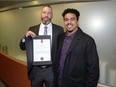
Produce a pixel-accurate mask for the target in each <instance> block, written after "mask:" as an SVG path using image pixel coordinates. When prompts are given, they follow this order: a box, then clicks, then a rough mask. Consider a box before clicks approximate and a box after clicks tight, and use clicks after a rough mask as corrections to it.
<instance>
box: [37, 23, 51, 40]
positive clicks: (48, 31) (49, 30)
mask: <svg viewBox="0 0 116 87" xmlns="http://www.w3.org/2000/svg"><path fill="white" fill-rule="evenodd" d="M45 26H47V35H50V36H51V40H52V23H49V24H48V25H44V24H43V23H42V22H41V24H40V29H39V34H38V35H44V27H45Z"/></svg>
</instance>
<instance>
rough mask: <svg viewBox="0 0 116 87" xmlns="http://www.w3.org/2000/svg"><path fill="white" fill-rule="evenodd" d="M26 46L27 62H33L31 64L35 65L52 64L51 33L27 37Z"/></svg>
mask: <svg viewBox="0 0 116 87" xmlns="http://www.w3.org/2000/svg"><path fill="white" fill-rule="evenodd" d="M40 45H41V46H40ZM46 45H47V46H46ZM25 46H26V54H27V62H31V64H33V65H51V64H52V60H51V36H50V35H38V36H35V37H30V36H29V37H26V40H25ZM46 48H47V49H46ZM28 60H29V61H28Z"/></svg>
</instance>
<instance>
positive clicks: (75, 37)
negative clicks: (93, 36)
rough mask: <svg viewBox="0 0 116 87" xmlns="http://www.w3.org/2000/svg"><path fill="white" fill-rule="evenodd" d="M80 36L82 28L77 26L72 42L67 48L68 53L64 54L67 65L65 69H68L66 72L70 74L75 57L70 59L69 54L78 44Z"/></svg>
mask: <svg viewBox="0 0 116 87" xmlns="http://www.w3.org/2000/svg"><path fill="white" fill-rule="evenodd" d="M81 38H82V30H81V29H80V28H79V29H78V30H77V32H76V34H75V36H74V38H73V40H72V43H71V45H70V47H69V50H68V53H67V56H66V58H67V59H66V63H68V65H69V66H68V67H67V70H69V71H68V74H69V75H70V73H71V72H72V71H73V68H74V65H75V59H71V57H70V56H71V55H70V53H71V52H72V51H73V50H74V49H75V47H76V46H77V45H78V43H79V41H80V39H81Z"/></svg>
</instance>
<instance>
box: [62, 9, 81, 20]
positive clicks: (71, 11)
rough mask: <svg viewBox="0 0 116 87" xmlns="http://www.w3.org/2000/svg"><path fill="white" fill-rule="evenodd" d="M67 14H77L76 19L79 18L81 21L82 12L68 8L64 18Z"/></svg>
mask: <svg viewBox="0 0 116 87" xmlns="http://www.w3.org/2000/svg"><path fill="white" fill-rule="evenodd" d="M67 13H73V14H75V15H76V17H77V20H79V16H80V12H79V11H78V10H77V9H73V8H67V9H65V10H64V12H63V13H62V16H63V17H64V16H65V15H66V14H67Z"/></svg>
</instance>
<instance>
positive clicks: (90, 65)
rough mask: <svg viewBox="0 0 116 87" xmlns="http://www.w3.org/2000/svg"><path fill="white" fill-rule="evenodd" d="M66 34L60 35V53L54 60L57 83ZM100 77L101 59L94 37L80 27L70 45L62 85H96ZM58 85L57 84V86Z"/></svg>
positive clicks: (89, 86)
mask: <svg viewBox="0 0 116 87" xmlns="http://www.w3.org/2000/svg"><path fill="white" fill-rule="evenodd" d="M64 38H65V34H62V35H60V36H59V37H58V54H57V57H56V60H55V62H54V65H53V67H54V73H55V83H56V84H57V81H58V63H59V62H58V61H59V58H60V54H61V49H62V45H63V41H64ZM98 78H99V59H98V54H97V50H96V45H95V42H94V40H93V38H92V37H90V36H89V35H87V34H85V33H84V32H83V31H82V30H81V29H80V28H79V29H78V30H77V32H76V34H75V36H74V38H73V40H72V42H71V45H70V46H69V49H68V53H67V56H66V60H65V63H64V70H63V76H62V87H96V85H97V82H98ZM55 87H57V86H55Z"/></svg>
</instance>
